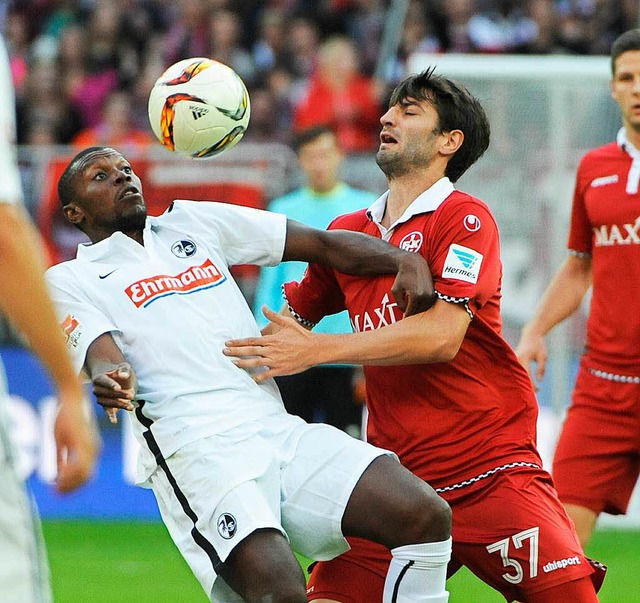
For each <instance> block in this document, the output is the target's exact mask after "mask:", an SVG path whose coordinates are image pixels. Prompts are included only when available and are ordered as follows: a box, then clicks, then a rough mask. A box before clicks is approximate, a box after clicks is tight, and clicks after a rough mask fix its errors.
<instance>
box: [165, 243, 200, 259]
mask: <svg viewBox="0 0 640 603" xmlns="http://www.w3.org/2000/svg"><path fill="white" fill-rule="evenodd" d="M197 249H198V248H197V247H196V244H195V243H194V242H193V241H190V240H189V239H182V241H176V242H175V243H174V244H173V245H171V252H172V253H173V255H175V256H177V257H179V258H190V257H191V256H192V255H194V254H195V252H196V251H197Z"/></svg>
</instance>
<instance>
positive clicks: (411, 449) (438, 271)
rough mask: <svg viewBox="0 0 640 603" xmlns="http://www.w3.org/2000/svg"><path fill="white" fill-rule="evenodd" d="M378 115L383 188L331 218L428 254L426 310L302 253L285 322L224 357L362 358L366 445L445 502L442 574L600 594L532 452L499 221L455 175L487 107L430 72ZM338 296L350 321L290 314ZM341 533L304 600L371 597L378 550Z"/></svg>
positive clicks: (477, 152)
mask: <svg viewBox="0 0 640 603" xmlns="http://www.w3.org/2000/svg"><path fill="white" fill-rule="evenodd" d="M380 121H381V123H382V133H381V135H380V141H381V144H380V148H379V150H378V153H377V156H376V159H377V162H378V165H379V166H380V168H381V169H382V170H383V172H384V173H385V174H386V176H387V178H388V181H389V191H388V192H387V193H385V194H384V195H383V196H382V197H380V198H379V199H378V200H377V201H376V202H375V203H374V204H373V205H372V206H371V207H370V208H369V209H368V210H362V211H359V212H356V213H353V214H349V215H346V216H342V217H340V218H337V219H336V220H335V221H334V222H333V223H332V225H331V227H330V228H336V229H348V230H356V231H361V232H365V233H367V234H371V235H373V236H378V237H381V238H383V239H385V240H388V241H390V242H391V243H393V244H395V245H397V246H399V247H401V248H404V249H411V250H413V251H415V252H416V253H420V254H422V255H423V256H424V257H425V258H426V259H427V260H428V262H429V265H430V267H431V271H432V274H433V277H434V286H435V289H436V294H437V297H438V299H437V300H436V302H435V304H434V306H433V307H432V308H431V309H429V310H428V311H426V312H423V313H422V314H419V315H416V316H414V317H409V318H406V319H402V315H401V313H400V312H399V311H398V309H397V308H396V307H395V304H394V303H393V300H392V297H391V295H390V291H389V286H390V284H391V283H390V281H389V279H387V278H385V277H382V278H377V277H376V278H374V279H362V278H359V277H352V276H347V275H344V274H340V273H338V272H335V271H333V270H327V269H325V268H323V267H320V266H317V265H311V266H310V267H309V270H308V272H307V274H306V276H305V278H304V279H303V280H302V281H301V282H300V283H289V284H287V285H286V287H285V294H286V298H287V303H288V305H289V312H290V313H291V314H292V315H293V316H295V317H296V318H297V319H298V321H296V320H294V319H293V318H290V317H283V316H281V315H278V314H275V313H273V312H271V311H268V310H266V314H267V315H268V317H269V318H270V319H271V320H273V321H274V322H276V323H277V324H279V325H280V326H281V327H282V329H281V330H280V331H278V332H276V333H274V334H272V335H269V336H266V337H263V338H255V339H251V338H249V339H245V340H238V341H234V342H229V343H228V347H227V351H226V353H227V354H229V355H234V356H249V357H248V358H242V359H240V360H236V362H237V363H238V364H239V366H241V367H244V368H250V367H254V366H261V365H266V366H267V367H269V370H267V371H266V372H265V373H264V377H265V378H266V377H268V376H274V375H280V374H285V373H295V372H297V371H300V370H304V369H306V368H308V367H309V366H311V365H313V364H317V363H326V362H336V361H338V362H354V363H361V364H363V365H365V373H366V378H367V405H368V408H369V424H368V432H367V435H368V439H369V441H371V442H375V443H377V444H378V445H384V446H385V447H388V448H391V449H392V450H394V451H395V452H396V453H397V454H398V455H399V457H400V459H401V461H402V462H403V464H404V465H405V466H406V467H408V468H409V469H410V470H411V471H413V472H414V473H416V474H417V475H418V476H419V477H421V478H423V479H424V480H426V481H427V482H428V483H430V484H431V485H432V486H433V487H434V488H435V489H436V491H437V492H438V493H439V494H440V495H441V496H442V497H443V498H445V499H446V500H447V501H448V502H449V504H450V506H451V508H452V510H453V531H452V536H453V542H454V544H453V558H452V562H451V564H450V572H453V571H455V570H457V569H458V568H459V567H460V566H462V565H466V566H468V567H469V569H471V570H472V571H473V572H474V573H475V574H476V575H477V576H479V577H480V578H481V579H483V580H484V581H485V582H487V583H488V584H490V585H491V586H493V587H494V588H495V589H497V590H499V591H500V592H502V593H503V594H504V596H505V597H506V598H507V599H508V600H510V601H512V600H515V599H517V600H519V601H526V602H529V603H551V602H553V603H557V602H558V601H572V602H593V601H597V597H596V594H595V589H594V585H593V583H592V580H591V579H590V576H592V575H593V574H594V570H593V568H592V566H591V564H590V563H589V561H588V560H587V559H586V558H585V557H584V554H583V551H582V547H581V546H580V543H579V541H578V538H577V536H576V534H575V530H574V529H573V525H572V523H571V521H570V519H569V518H568V516H567V514H566V512H565V510H564V508H563V507H562V505H561V503H560V501H559V500H558V498H557V495H556V492H555V490H554V488H553V485H552V483H551V479H550V476H549V474H548V473H547V472H546V471H544V470H543V469H542V463H541V460H540V457H539V455H538V452H537V450H536V444H535V438H536V418H537V406H536V400H535V396H534V392H533V388H532V385H531V380H530V379H529V376H528V375H527V373H526V371H525V369H524V368H523V367H522V365H521V364H520V363H519V362H518V359H517V357H516V355H515V353H514V352H513V350H512V349H511V348H510V347H509V345H508V344H507V343H506V341H505V340H504V339H503V338H502V335H501V317H500V296H501V293H500V282H501V274H502V267H501V262H500V245H499V236H498V229H497V226H496V223H495V220H494V218H493V216H492V214H491V212H490V210H489V208H488V207H487V206H486V205H485V204H484V203H483V202H482V201H480V200H479V199H476V198H475V197H472V196H471V195H469V194H466V193H463V192H461V191H457V190H455V189H454V187H453V185H452V182H455V181H456V180H457V179H458V178H459V177H460V176H461V175H462V174H463V173H464V172H465V171H466V170H467V169H468V168H469V167H470V166H471V165H472V164H473V163H474V162H475V161H476V160H477V159H478V158H479V157H480V156H481V155H482V153H483V152H484V151H485V149H486V148H487V146H488V144H489V123H488V120H487V117H486V115H485V113H484V110H483V109H482V107H481V105H480V104H479V102H478V101H477V100H476V99H475V98H474V97H473V96H471V94H469V92H468V91H467V90H466V89H465V88H463V87H462V86H460V85H459V84H457V83H455V82H453V81H451V80H449V79H447V78H444V77H442V76H436V75H434V74H433V70H429V71H426V72H424V73H421V74H419V75H415V76H411V77H409V78H407V79H406V80H404V81H403V82H402V83H401V84H400V85H399V86H398V87H397V88H396V90H395V91H394V93H393V94H392V97H391V101H390V105H389V110H388V111H387V112H386V113H385V114H384V115H383V116H382V118H381V120H380ZM343 308H347V309H348V311H349V314H350V317H351V322H352V325H353V327H354V331H356V332H355V333H351V334H344V335H328V334H316V333H312V332H309V331H308V330H306V329H304V328H303V327H302V326H301V325H300V324H298V323H299V322H301V321H304V323H305V324H312V323H315V322H317V321H318V320H319V319H320V318H321V317H322V316H323V315H324V314H330V313H332V312H336V311H338V310H341V309H343ZM351 545H352V549H351V550H350V551H348V552H347V553H345V554H344V555H343V556H341V557H339V558H338V559H336V560H334V561H332V562H329V563H319V564H317V565H316V566H315V568H314V570H313V573H312V576H311V580H310V583H309V590H308V596H309V598H310V600H315V601H323V602H326V601H338V602H341V603H365V602H371V601H379V600H381V598H382V592H383V588H384V586H383V581H384V568H385V567H386V564H387V563H388V559H389V556H388V552H387V551H385V550H384V549H383V548H382V547H378V546H376V545H373V544H371V543H369V542H366V541H364V540H356V539H353V540H352V541H351ZM599 577H600V578H601V576H599Z"/></svg>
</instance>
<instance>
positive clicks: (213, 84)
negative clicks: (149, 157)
mask: <svg viewBox="0 0 640 603" xmlns="http://www.w3.org/2000/svg"><path fill="white" fill-rule="evenodd" d="M250 114H251V107H250V104H249V94H248V93H247V89H246V87H245V85H244V82H243V81H242V80H241V79H240V76H239V75H238V74H237V73H236V72H235V71H234V70H233V69H231V67H228V66H227V65H224V64H223V63H220V62H218V61H214V60H213V59H206V58H193V59H184V60H182V61H179V62H177V63H175V64H173V65H171V67H169V68H168V69H167V70H166V71H165V72H164V73H163V74H162V75H161V76H160V77H159V78H158V79H157V80H156V83H155V84H154V85H153V88H152V89H151V93H150V95H149V121H150V122H151V129H152V130H153V132H154V134H155V135H156V136H157V138H158V140H159V141H160V142H161V143H162V144H163V145H164V146H165V147H166V148H167V149H169V150H170V151H175V152H177V153H180V154H183V155H188V156H189V157H195V158H204V157H212V156H213V155H218V154H219V153H222V152H223V151H226V150H228V149H230V148H231V147H234V146H235V145H236V144H238V142H239V141H240V139H241V138H242V136H243V135H244V133H245V131H246V129H247V125H248V124H249V116H250Z"/></svg>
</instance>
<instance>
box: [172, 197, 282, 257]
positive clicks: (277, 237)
mask: <svg viewBox="0 0 640 603" xmlns="http://www.w3.org/2000/svg"><path fill="white" fill-rule="evenodd" d="M171 211H172V213H173V214H174V215H173V216H172V218H173V219H176V220H178V221H184V222H185V223H188V226H189V229H190V231H191V232H193V233H194V234H199V235H200V236H202V237H203V238H204V239H205V240H207V239H211V238H212V237H214V238H215V239H216V241H215V242H216V244H217V245H218V247H219V252H220V253H221V254H222V256H223V257H224V258H225V259H226V261H227V265H229V266H235V265H238V264H256V265H258V266H275V265H276V264H278V263H279V262H281V261H282V256H283V254H284V245H285V239H286V235H287V217H286V216H285V215H284V214H279V213H274V212H269V211H264V210H260V209H254V208H251V207H244V206H240V205H233V204H231V203H215V202H208V201H175V202H174V205H173V207H172V210H171Z"/></svg>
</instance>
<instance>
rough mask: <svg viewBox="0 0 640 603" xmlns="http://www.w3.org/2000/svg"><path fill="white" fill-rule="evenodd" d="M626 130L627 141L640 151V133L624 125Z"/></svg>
mask: <svg viewBox="0 0 640 603" xmlns="http://www.w3.org/2000/svg"><path fill="white" fill-rule="evenodd" d="M624 129H625V131H626V133H627V140H628V141H629V142H630V143H631V144H632V145H633V146H634V147H635V148H636V149H639V150H640V131H637V130H636V129H635V128H632V127H631V126H630V125H629V124H624Z"/></svg>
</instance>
